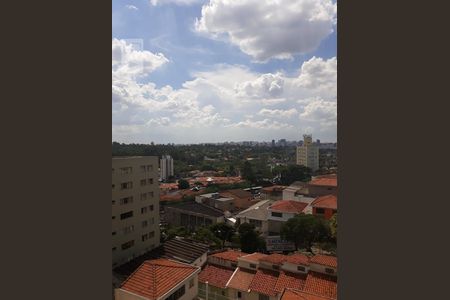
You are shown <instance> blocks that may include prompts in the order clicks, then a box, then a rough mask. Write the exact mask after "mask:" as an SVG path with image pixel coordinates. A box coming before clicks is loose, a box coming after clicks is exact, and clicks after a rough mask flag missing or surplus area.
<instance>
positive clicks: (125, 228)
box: [111, 0, 338, 300]
mask: <svg viewBox="0 0 450 300" xmlns="http://www.w3.org/2000/svg"><path fill="white" fill-rule="evenodd" d="M336 9H337V5H336V2H335V1H333V0H298V1H295V0H280V1H271V0H266V1H256V0H241V1H239V0H150V1H145V2H137V1H131V0H117V1H113V12H112V17H113V23H112V227H111V228H112V262H111V265H112V299H115V300H138V299H139V300H143V299H148V300H305V299H306V300H330V299H333V300H334V299H337V276H338V275H337V273H338V267H337V261H338V247H337V236H338V234H337V232H338V231H337V223H338V208H337V207H338V205H337V202H338V201H337V198H338V162H337V151H338V149H337V148H338V145H337V142H336V141H337V133H336V128H337V123H336V122H337V118H336V116H337V107H336V97H337V96H336V66H337V61H336V30H337V28H336Z"/></svg>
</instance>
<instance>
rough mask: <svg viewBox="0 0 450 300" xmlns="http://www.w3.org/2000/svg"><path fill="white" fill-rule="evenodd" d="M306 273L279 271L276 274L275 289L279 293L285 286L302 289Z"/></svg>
mask: <svg viewBox="0 0 450 300" xmlns="http://www.w3.org/2000/svg"><path fill="white" fill-rule="evenodd" d="M306 276H307V275H306V274H295V273H291V272H286V271H281V272H280V276H278V280H277V284H276V285H275V291H277V292H278V293H281V292H283V291H284V289H285V288H292V289H299V290H301V289H303V287H304V286H305V282H306Z"/></svg>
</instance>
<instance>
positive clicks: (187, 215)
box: [164, 202, 225, 230]
mask: <svg viewBox="0 0 450 300" xmlns="http://www.w3.org/2000/svg"><path fill="white" fill-rule="evenodd" d="M164 210H165V219H166V222H167V223H168V224H170V225H173V226H184V227H186V228H188V229H191V230H194V229H195V228H198V227H203V226H209V225H212V224H216V223H222V222H225V217H224V214H223V212H222V211H221V210H219V209H216V208H213V207H210V206H207V205H204V204H201V203H197V202H185V203H180V204H177V205H174V204H168V205H167V206H166V207H165V208H164Z"/></svg>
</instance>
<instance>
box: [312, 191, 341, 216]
mask: <svg viewBox="0 0 450 300" xmlns="http://www.w3.org/2000/svg"><path fill="white" fill-rule="evenodd" d="M311 207H312V213H313V214H314V215H320V216H323V217H324V218H325V219H327V220H329V219H330V218H331V217H332V216H333V215H334V214H335V213H337V196H336V195H326V196H321V197H318V198H317V199H316V200H314V201H313V202H312V203H311Z"/></svg>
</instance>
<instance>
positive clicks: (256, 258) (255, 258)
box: [242, 252, 267, 262]
mask: <svg viewBox="0 0 450 300" xmlns="http://www.w3.org/2000/svg"><path fill="white" fill-rule="evenodd" d="M266 256H267V254H264V253H259V252H255V253H252V254H248V255H245V256H242V259H244V260H246V261H253V262H259V260H260V259H261V258H263V257H266Z"/></svg>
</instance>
